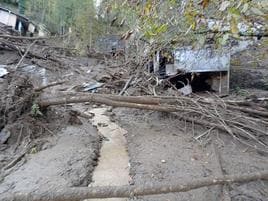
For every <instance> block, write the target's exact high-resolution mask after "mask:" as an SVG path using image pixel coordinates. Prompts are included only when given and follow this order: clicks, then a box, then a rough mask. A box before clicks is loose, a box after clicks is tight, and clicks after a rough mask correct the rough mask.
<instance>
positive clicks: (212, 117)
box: [39, 93, 268, 152]
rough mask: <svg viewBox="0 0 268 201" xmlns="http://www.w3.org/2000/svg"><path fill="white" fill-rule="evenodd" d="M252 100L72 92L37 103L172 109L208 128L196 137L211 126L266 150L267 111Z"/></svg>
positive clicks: (256, 147)
mask: <svg viewBox="0 0 268 201" xmlns="http://www.w3.org/2000/svg"><path fill="white" fill-rule="evenodd" d="M254 101H255V102H253V101H252V100H245V101H231V100H223V99H220V98H218V97H215V98H203V97H198V96H195V97H185V96H117V95H104V94H83V93H75V94H71V95H70V94H69V95H66V96H64V97H62V96H61V97H54V98H50V99H48V100H40V101H39V105H40V107H43V108H44V107H48V106H51V105H62V104H70V103H84V102H95V103H101V104H106V105H109V106H113V107H127V108H136V109H143V110H153V111H158V112H171V113H174V114H175V115H176V116H177V117H178V118H179V119H181V120H184V121H187V122H191V123H195V124H198V125H201V126H204V127H206V128H208V129H209V130H208V131H207V132H205V133H203V134H201V135H200V136H198V137H196V139H199V138H202V137H205V136H206V135H209V134H210V133H211V131H212V130H213V129H218V130H220V131H223V132H225V133H228V134H229V135H231V136H232V137H233V138H234V139H236V140H238V141H240V142H241V143H243V144H245V145H247V146H249V147H252V148H254V149H258V150H260V151H263V152H268V144H267V141H268V132H267V131H268V130H267V128H268V121H267V119H268V111H267V109H266V108H264V107H262V106H261V105H262V104H261V103H262V102H264V101H263V100H262V99H260V101H258V100H254ZM256 101H257V102H256ZM249 105H250V107H249Z"/></svg>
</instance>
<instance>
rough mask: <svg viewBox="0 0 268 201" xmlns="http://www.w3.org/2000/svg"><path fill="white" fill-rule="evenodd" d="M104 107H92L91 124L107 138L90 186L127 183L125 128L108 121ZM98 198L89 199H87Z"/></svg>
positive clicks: (124, 200) (109, 200) (121, 200)
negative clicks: (93, 115) (92, 116)
mask: <svg viewBox="0 0 268 201" xmlns="http://www.w3.org/2000/svg"><path fill="white" fill-rule="evenodd" d="M105 111H106V108H97V109H93V110H91V111H90V112H92V113H94V114H95V117H94V118H93V122H92V123H93V125H96V126H97V128H98V131H99V132H100V134H102V135H103V136H104V137H106V138H107V140H105V141H103V145H102V148H101V151H100V158H99V162H98V166H97V167H96V169H95V171H94V172H93V178H92V180H93V182H92V183H91V184H90V186H123V185H128V184H129V183H128V182H129V165H128V164H129V156H128V153H127V145H126V143H127V142H126V139H125V137H124V135H125V134H126V133H127V131H126V130H124V129H122V128H121V127H120V126H118V125H117V124H115V123H113V122H111V121H110V118H109V117H108V116H105V115H104V113H105ZM94 200H95V201H97V200H100V199H93V200H92V199H91V200H88V201H94ZM101 200H103V201H126V200H128V199H125V198H123V199H122V198H113V199H101Z"/></svg>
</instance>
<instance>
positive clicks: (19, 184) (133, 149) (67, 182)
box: [0, 51, 268, 201]
mask: <svg viewBox="0 0 268 201" xmlns="http://www.w3.org/2000/svg"><path fill="white" fill-rule="evenodd" d="M62 58H63V61H64V62H63V63H62V64H61V65H59V64H53V65H55V66H53V65H52V64H51V63H48V62H47V61H40V60H36V59H29V58H28V59H26V60H25V61H24V63H25V64H28V65H29V64H31V65H33V64H34V65H35V66H36V68H34V69H30V70H32V71H31V72H30V73H29V69H27V68H26V69H24V70H23V68H21V69H20V74H21V75H23V76H29V75H30V76H29V77H30V80H31V83H32V84H33V86H34V87H38V86H42V85H43V84H45V83H49V82H52V81H57V80H67V82H66V83H65V84H63V85H60V86H56V87H53V88H49V89H46V90H45V92H44V93H43V94H42V95H41V97H42V98H47V97H50V96H52V95H59V96H60V95H61V93H63V92H66V91H67V92H75V91H77V90H78V89H80V88H81V85H82V84H83V83H95V82H96V81H99V80H103V79H105V78H103V77H105V76H103V75H104V72H107V68H106V66H105V63H104V62H103V61H100V60H98V59H93V58H80V57H69V56H62ZM19 59H20V57H19V56H18V55H17V54H15V53H12V52H6V51H2V52H0V64H14V63H16V62H18V60H19ZM8 67H10V68H11V66H8ZM44 69H45V70H44ZM108 70H109V71H116V70H118V69H108ZM122 72H125V71H124V69H123V70H122ZM105 74H106V73H105ZM106 76H109V73H108V75H106ZM6 79H7V78H6V77H5V78H3V79H1V82H0V87H3V88H6V87H7V86H6V84H7V80H6ZM240 82H241V83H242V82H243V81H239V83H240ZM245 86H247V87H248V85H245ZM120 87H121V88H122V86H121V85H119V88H109V87H107V88H106V89H105V90H104V89H103V90H102V91H100V92H102V93H111V92H112V93H118V92H119V91H120ZM242 87H243V85H240V84H239V89H237V88H235V87H234V88H233V92H234V93H235V94H234V95H235V96H248V95H250V94H254V93H257V94H261V95H262V96H266V97H267V96H268V92H267V91H265V90H263V87H260V88H261V90H260V91H257V90H255V89H250V90H248V89H246V92H247V93H246V94H245V93H242V92H243V91H242V89H243V88H242ZM243 90H244V89H243ZM97 92H98V91H97ZM28 106H29V107H28V108H27V110H25V111H24V112H23V114H21V116H19V117H18V118H16V119H14V120H12V121H11V122H8V123H6V125H5V129H6V130H8V131H10V136H6V138H7V139H6V140H5V141H4V142H3V143H2V144H0V148H1V152H0V168H1V181H0V182H1V183H0V194H1V193H14V192H35V191H38V189H42V190H49V189H55V188H58V187H77V186H91V184H92V183H93V184H94V180H93V179H92V178H94V176H93V175H94V169H95V168H96V166H98V162H99V161H100V160H99V159H100V157H102V156H101V155H99V153H100V152H101V151H100V150H101V148H102V146H103V143H104V141H107V142H108V141H109V139H107V138H105V137H104V136H102V135H101V133H100V132H99V131H98V126H99V127H104V128H105V127H106V126H107V127H109V125H103V124H99V125H97V126H96V125H95V126H93V124H92V120H91V119H90V118H85V117H80V116H76V115H74V116H73V115H72V114H73V113H72V112H71V111H72V110H78V111H82V112H87V113H88V114H90V111H91V110H92V108H97V109H98V108H103V107H104V106H102V105H93V104H76V105H74V104H68V105H65V106H57V107H51V108H49V109H48V110H47V111H45V112H43V114H42V115H41V116H37V117H33V116H32V115H31V110H32V105H28ZM105 115H106V116H107V117H109V118H110V120H111V122H114V123H116V124H117V125H119V126H120V127H122V128H123V129H124V130H125V131H126V133H124V137H125V139H126V142H127V143H126V145H125V149H126V150H127V151H128V156H126V157H127V159H128V160H129V167H123V168H125V169H128V168H129V175H130V176H129V178H127V180H128V183H129V185H133V184H135V185H140V184H144V183H151V182H172V181H177V180H181V181H183V180H184V179H187V180H188V179H190V178H192V179H195V178H203V177H208V176H214V175H219V174H220V169H221V167H220V166H221V165H220V164H219V163H218V162H217V156H216V153H215V148H214V147H217V149H218V150H219V153H220V156H221V159H222V168H223V173H224V174H236V173H238V174H239V173H247V172H254V171H260V170H267V169H268V155H267V154H265V153H260V152H257V151H256V150H253V149H250V148H248V147H246V146H244V145H241V144H240V143H239V142H237V141H235V140H234V139H233V138H232V137H230V136H228V135H227V134H225V133H219V132H217V131H212V132H211V133H210V135H206V137H205V138H201V139H200V140H195V138H194V137H195V136H198V135H200V134H202V133H204V132H205V131H207V129H205V128H203V127H200V126H198V125H193V124H189V123H185V122H184V121H180V120H179V119H177V118H176V117H174V116H172V115H170V114H166V113H159V112H146V111H141V110H135V109H123V108H116V109H113V110H112V111H111V110H110V108H108V110H107V112H106V113H105ZM96 127H97V128H96ZM2 131H5V130H2ZM24 152H25V154H24V155H23V156H22V157H21V159H20V160H19V161H18V162H16V163H15V164H14V165H13V166H11V167H8V166H9V165H10V164H11V163H12V161H14V159H17V158H18V157H19V156H21V154H22V153H24ZM119 155H120V153H119V154H118V155H115V156H113V157H115V158H113V160H115V161H116V160H118V158H116V157H117V156H118V157H119ZM124 157H125V156H124ZM124 159H125V158H124ZM7 167H8V168H7ZM103 174H105V172H104V173H103ZM122 180H124V178H122ZM96 183H98V182H96ZM114 183H116V182H114ZM111 184H113V182H111ZM227 188H228V191H229V194H230V197H231V200H233V201H267V200H268V183H267V182H261V181H258V182H251V183H248V184H233V185H230V186H227ZM221 191H222V188H221V187H219V186H214V187H206V188H202V189H198V190H194V191H190V192H187V193H178V194H168V195H159V196H146V197H140V198H135V200H144V201H158V200H159V201H180V200H181V201H182V200H184V201H188V200H193V201H214V200H221V199H220V196H221Z"/></svg>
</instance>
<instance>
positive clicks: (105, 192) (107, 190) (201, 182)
mask: <svg viewBox="0 0 268 201" xmlns="http://www.w3.org/2000/svg"><path fill="white" fill-rule="evenodd" d="M256 180H268V171H267V170H266V171H262V172H255V173H249V174H248V173H245V174H242V175H229V176H221V177H210V178H201V179H196V180H189V181H180V182H179V181H177V182H174V183H157V184H145V185H143V186H105V187H93V188H88V187H77V188H66V189H57V190H55V189H53V190H51V191H46V192H33V193H29V194H27V193H26V194H23V193H20V194H13V195H2V197H0V200H2V201H80V200H84V199H103V198H131V197H136V196H146V195H159V194H167V193H178V192H187V191H190V190H194V189H198V188H202V187H206V186H214V185H224V184H232V183H244V182H251V181H256Z"/></svg>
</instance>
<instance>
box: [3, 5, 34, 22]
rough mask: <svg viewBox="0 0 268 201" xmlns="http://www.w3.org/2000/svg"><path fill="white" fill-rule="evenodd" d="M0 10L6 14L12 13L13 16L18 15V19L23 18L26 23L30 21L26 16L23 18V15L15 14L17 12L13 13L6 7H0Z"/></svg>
mask: <svg viewBox="0 0 268 201" xmlns="http://www.w3.org/2000/svg"><path fill="white" fill-rule="evenodd" d="M0 10H2V11H5V12H8V13H12V14H14V15H17V16H18V17H20V18H23V19H24V20H25V21H30V20H29V19H28V18H27V17H25V16H23V15H20V14H18V13H15V12H13V11H11V10H9V9H7V8H4V7H1V6H0Z"/></svg>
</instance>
